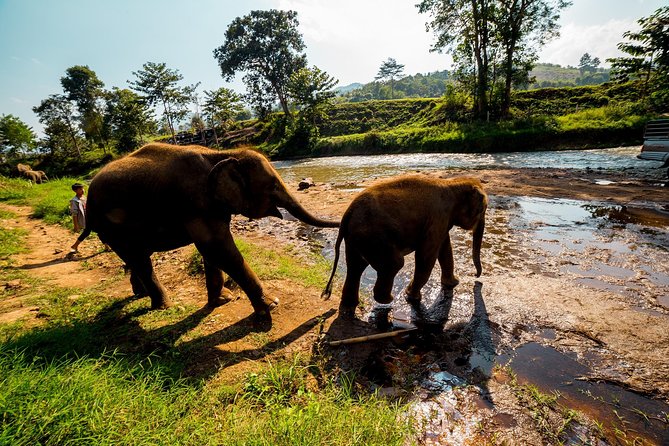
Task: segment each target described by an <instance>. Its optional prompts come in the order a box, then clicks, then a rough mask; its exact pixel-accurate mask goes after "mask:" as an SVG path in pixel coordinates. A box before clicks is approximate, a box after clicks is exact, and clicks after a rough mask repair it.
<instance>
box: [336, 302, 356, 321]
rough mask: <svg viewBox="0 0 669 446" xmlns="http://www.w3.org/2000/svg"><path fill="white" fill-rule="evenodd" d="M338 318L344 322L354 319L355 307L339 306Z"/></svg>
mask: <svg viewBox="0 0 669 446" xmlns="http://www.w3.org/2000/svg"><path fill="white" fill-rule="evenodd" d="M339 317H340V318H342V319H346V320H353V319H355V307H349V306H347V305H339Z"/></svg>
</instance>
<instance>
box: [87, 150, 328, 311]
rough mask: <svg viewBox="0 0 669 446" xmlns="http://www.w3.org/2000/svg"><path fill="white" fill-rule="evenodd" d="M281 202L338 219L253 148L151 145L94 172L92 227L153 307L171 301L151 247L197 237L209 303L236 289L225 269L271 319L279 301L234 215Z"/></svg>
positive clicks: (259, 213) (301, 214)
mask: <svg viewBox="0 0 669 446" xmlns="http://www.w3.org/2000/svg"><path fill="white" fill-rule="evenodd" d="M279 207H281V208H284V209H286V210H288V212H290V213H291V214H293V215H294V216H295V217H296V218H298V219H300V220H301V221H303V222H305V223H308V224H310V225H315V226H321V227H336V226H339V222H338V221H331V220H324V219H321V218H319V217H316V216H314V215H312V214H310V213H309V212H308V211H307V210H306V209H304V208H303V207H302V206H301V205H300V204H299V203H298V202H297V200H296V199H295V198H294V197H293V196H292V194H291V193H290V192H289V191H288V190H287V189H286V186H285V184H284V183H283V181H282V180H281V178H280V177H279V174H278V173H277V172H276V170H275V169H274V168H273V167H272V165H271V164H270V162H269V161H268V160H267V159H266V158H265V157H264V156H262V155H261V154H259V153H257V152H254V151H253V150H249V149H235V150H225V151H219V150H212V149H207V148H205V147H200V146H181V147H177V146H171V145H167V144H149V145H146V146H144V147H142V148H141V149H139V150H137V151H135V152H133V153H131V154H130V155H128V156H126V157H124V158H121V159H119V160H116V161H113V162H111V163H109V164H108V165H107V166H105V167H104V168H103V169H102V170H101V171H100V172H99V173H98V174H97V175H96V176H95V177H94V178H93V180H92V181H91V184H90V186H89V190H88V205H87V229H90V230H93V231H95V232H97V233H98V235H99V237H100V240H102V241H103V242H104V243H106V244H108V245H109V246H110V247H111V248H112V249H113V250H114V251H115V252H116V253H117V254H118V255H119V257H121V259H122V260H123V261H124V262H126V264H127V265H128V267H129V268H130V271H131V278H130V279H131V283H132V285H133V290H134V291H135V292H136V293H141V294H148V295H149V296H150V297H151V307H152V308H166V307H168V306H170V301H169V299H168V298H167V296H166V293H165V289H164V288H163V287H162V285H161V284H160V283H159V282H158V280H157V278H156V276H155V274H154V272H153V266H152V264H151V258H150V256H151V254H152V253H154V252H157V251H166V250H171V249H175V248H178V247H181V246H185V245H188V244H190V243H194V244H195V246H196V248H197V249H198V251H199V252H200V253H201V254H202V257H203V260H204V269H205V280H206V286H207V295H208V304H209V305H210V306H218V305H221V304H222V303H224V302H226V301H227V299H226V297H227V296H231V293H230V291H229V290H226V289H225V288H224V287H223V276H222V273H221V270H222V271H225V272H226V273H227V274H228V275H229V276H230V277H231V278H232V279H233V280H234V281H235V282H237V284H238V285H239V286H240V287H241V288H242V290H243V291H244V292H245V293H246V295H247V296H248V298H249V300H250V301H251V304H252V305H253V308H254V310H255V313H256V316H258V317H259V318H261V319H265V320H271V318H270V315H269V310H270V309H271V307H273V306H275V305H276V304H278V300H277V299H273V298H270V297H268V296H266V295H265V292H264V291H263V288H262V285H261V283H260V281H259V280H258V277H257V276H256V275H255V273H254V272H253V271H252V270H251V268H250V267H249V266H248V264H247V263H246V261H245V260H244V258H243V257H242V255H241V253H240V252H239V250H238V249H237V247H236V246H235V243H234V240H233V238H232V234H231V233H230V221H231V216H232V215H233V214H241V215H244V216H246V217H249V218H262V217H268V216H274V217H278V218H282V214H281V212H280V211H279V209H278V208H279Z"/></svg>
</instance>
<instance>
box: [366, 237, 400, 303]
mask: <svg viewBox="0 0 669 446" xmlns="http://www.w3.org/2000/svg"><path fill="white" fill-rule="evenodd" d="M369 263H370V265H372V268H374V269H375V270H376V283H375V284H374V300H375V301H377V302H378V303H380V304H389V303H390V302H392V301H393V294H392V292H393V282H394V281H395V276H396V275H397V273H398V272H399V271H400V270H401V269H402V266H404V257H403V256H402V255H401V254H400V253H398V252H393V251H391V250H386V251H385V252H384V251H377V254H376V255H375V256H374V258H373V259H370V262H369Z"/></svg>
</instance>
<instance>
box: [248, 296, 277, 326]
mask: <svg viewBox="0 0 669 446" xmlns="http://www.w3.org/2000/svg"><path fill="white" fill-rule="evenodd" d="M278 305H279V299H277V298H274V297H268V296H263V297H262V302H261V303H259V304H255V303H254V304H253V310H254V319H255V321H256V322H260V323H264V322H267V321H269V323H270V327H271V323H272V316H271V314H270V312H271V311H272V310H273V309H274V308H276V307H277V306H278Z"/></svg>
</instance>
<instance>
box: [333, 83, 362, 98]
mask: <svg viewBox="0 0 669 446" xmlns="http://www.w3.org/2000/svg"><path fill="white" fill-rule="evenodd" d="M360 87H362V84H361V83H360V82H354V83H352V84H348V85H344V86H342V87H337V88H335V89H334V92H335V93H337V94H339V95H342V94H344V93H348V92H349V91H353V90H355V89H358V88H360Z"/></svg>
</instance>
